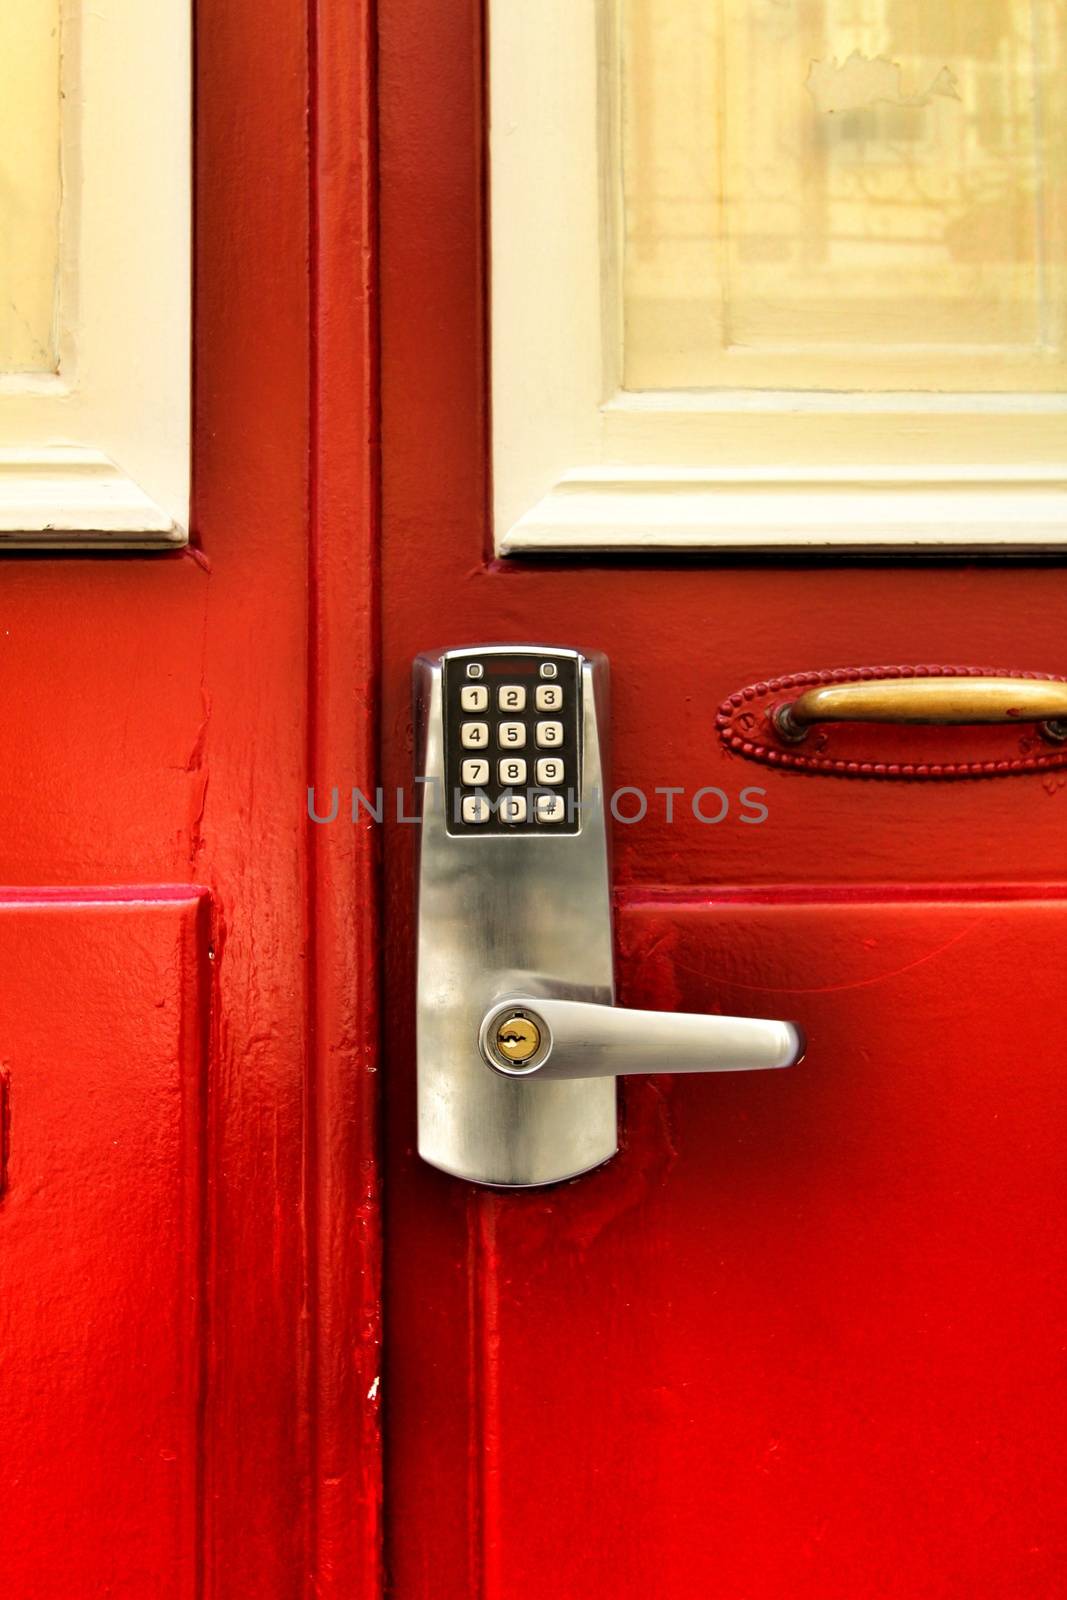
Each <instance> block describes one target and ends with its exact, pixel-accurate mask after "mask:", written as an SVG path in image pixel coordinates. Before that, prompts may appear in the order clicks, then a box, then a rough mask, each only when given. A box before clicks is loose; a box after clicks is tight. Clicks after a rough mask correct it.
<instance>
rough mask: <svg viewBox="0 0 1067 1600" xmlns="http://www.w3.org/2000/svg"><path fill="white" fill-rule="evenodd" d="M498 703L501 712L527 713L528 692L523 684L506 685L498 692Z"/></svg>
mask: <svg viewBox="0 0 1067 1600" xmlns="http://www.w3.org/2000/svg"><path fill="white" fill-rule="evenodd" d="M496 703H497V705H498V706H499V707H500V709H501V711H525V710H526V690H525V689H524V688H523V687H522V685H521V683H504V684H501V686H500V688H499V689H498V690H497V692H496Z"/></svg>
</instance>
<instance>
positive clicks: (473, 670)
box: [467, 661, 483, 678]
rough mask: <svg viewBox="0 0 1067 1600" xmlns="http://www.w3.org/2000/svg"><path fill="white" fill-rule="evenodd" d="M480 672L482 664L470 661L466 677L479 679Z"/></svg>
mask: <svg viewBox="0 0 1067 1600" xmlns="http://www.w3.org/2000/svg"><path fill="white" fill-rule="evenodd" d="M482 670H483V669H482V664H481V662H480V661H472V662H471V663H470V664H469V666H468V667H467V677H468V678H480V677H481V675H482Z"/></svg>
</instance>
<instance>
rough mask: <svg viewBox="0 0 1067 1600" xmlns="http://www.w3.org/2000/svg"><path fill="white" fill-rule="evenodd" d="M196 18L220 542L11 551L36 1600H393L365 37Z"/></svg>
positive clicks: (11, 1289)
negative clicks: (377, 947) (386, 1432)
mask: <svg viewBox="0 0 1067 1600" xmlns="http://www.w3.org/2000/svg"><path fill="white" fill-rule="evenodd" d="M198 12H199V14H198V17H197V52H196V70H195V87H196V102H197V115H196V134H197V156H196V171H195V178H196V182H195V200H196V238H197V245H196V260H195V266H196V274H195V277H196V296H195V307H194V311H195V316H194V322H195V329H196V382H195V392H194V397H193V421H194V447H193V479H194V496H193V501H194V503H193V515H192V548H190V549H189V550H188V551H186V552H183V553H180V554H178V553H176V554H165V555H161V554H144V555H140V554H126V555H120V556H110V555H79V554H78V553H77V552H76V551H70V552H68V553H64V554H59V555H47V556H43V555H31V556H15V555H12V554H10V553H9V552H5V553H4V554H3V556H2V557H0V640H2V644H3V650H4V665H3V707H4V781H3V783H2V785H0V796H2V828H0V832H2V838H3V844H2V847H0V854H2V860H3V866H2V869H0V875H2V881H3V882H4V883H5V884H6V885H8V886H9V887H6V888H5V889H4V890H3V891H2V892H0V1437H2V1439H3V1452H2V1455H3V1459H2V1463H0V1572H2V1580H0V1586H2V1588H3V1590H4V1592H5V1594H6V1595H9V1596H10V1597H11V1600H53V1597H54V1600H59V1597H62V1600H90V1597H91V1600H101V1597H103V1596H105V1595H108V1596H119V1595H121V1596H125V1597H127V1600H134V1597H145V1600H147V1597H148V1596H168V1597H170V1596H174V1597H178V1596H181V1597H182V1600H192V1597H193V1596H198V1597H199V1596H206V1595H209V1594H210V1595H213V1596H218V1597H220V1600H221V1597H222V1596H227V1597H232V1600H238V1597H250V1596H258V1597H261V1600H266V1597H268V1596H276V1597H278V1600H281V1597H282V1596H295V1595H298V1594H303V1593H305V1592H307V1593H316V1594H319V1595H326V1594H336V1595H342V1594H343V1595H353V1594H360V1595H363V1594H366V1595H368V1596H370V1595H376V1594H379V1593H380V1592H381V1589H380V1585H379V1581H378V1570H379V1568H378V1560H377V1553H376V1552H377V1538H378V1535H377V1528H378V1505H379V1494H378V1439H377V1417H378V1404H379V1402H378V1395H379V1378H378V1374H379V1372H380V1358H379V1352H378V1343H377V1326H378V1322H377V1317H378V1288H377V1284H378V1277H377V1265H376V1263H377V1226H376V1214H377V1213H376V1201H375V1195H376V1182H377V1179H376V1169H375V1162H374V1149H375V1122H374V1112H373V1099H374V1096H373V1089H374V1084H375V1081H376V1080H375V1077H374V1065H375V1062H374V1048H373V1045H374V1041H375V1039H376V1026H377V1024H376V1014H375V983H374V980H373V977H372V976H371V974H372V972H373V961H374V946H373V942H372V929H373V899H374V889H373V878H372V874H371V853H372V852H371V846H372V844H373V841H372V840H370V839H369V838H367V837H365V836H363V835H357V834H356V832H355V831H354V830H349V831H348V832H347V833H346V834H342V833H341V832H340V831H335V832H332V833H327V831H325V830H322V829H316V828H314V827H313V825H312V824H311V823H310V822H309V820H308V817H307V786H308V784H309V783H310V782H312V781H319V782H322V781H323V779H324V778H325V777H326V775H327V774H329V773H332V772H337V771H343V772H344V774H345V777H346V778H347V777H349V776H350V775H353V776H354V777H355V781H357V782H360V783H362V784H363V785H364V786H367V785H370V784H372V782H373V767H372V765H371V751H372V748H373V740H374V736H375V721H374V717H373V714H372V711H371V709H370V706H371V702H372V698H373V691H372V689H371V685H372V683H373V681H374V678H375V675H376V667H375V664H374V661H373V659H372V654H371V640H372V637H373V628H374V622H373V610H374V598H373V595H374V589H373V572H374V566H375V557H374V555H373V553H372V550H373V546H372V541H373V538H374V502H375V491H374V484H373V472H372V466H371V463H372V459H373V446H372V440H373V434H374V425H373V421H372V416H373V412H372V365H373V355H372V352H373V341H372V339H371V332H370V330H371V326H372V313H371V304H370V282H371V272H372V263H371V261H370V258H369V254H368V252H369V238H370V235H369V233H368V232H367V230H366V228H365V224H364V220H363V219H364V217H365V216H366V215H367V211H368V208H369V206H370V197H371V195H372V194H373V180H372V175H371V173H370V172H369V170H368V167H367V160H368V157H367V150H368V142H367V117H368V105H369V94H368V78H369V73H368V69H367V67H366V65H365V63H366V60H367V59H368V49H369V46H368V42H367V21H366V18H365V17H364V16H363V15H362V13H361V11H360V8H359V7H355V6H353V7H346V8H340V7H330V8H327V9H326V10H325V11H324V12H323V14H322V15H321V17H319V18H318V19H317V22H316V23H315V25H314V26H313V23H312V18H311V16H310V13H309V8H308V7H306V6H305V5H303V4H301V3H293V0H268V3H267V4H266V5H262V4H256V5H251V4H244V3H238V4H231V5H227V6H224V7H219V6H210V5H208V6H203V7H200V8H198ZM98 37H99V35H98ZM111 43H112V44H113V43H114V41H113V40H112V41H111ZM312 82H314V84H315V90H316V93H315V99H314V115H313V117H312V119H311V121H310V123H309V114H308V106H309V94H310V86H311V84H312ZM159 181H160V182H165V181H170V179H169V178H168V177H166V176H163V175H161V177H160V180H159ZM122 244H123V248H131V249H133V248H136V229H134V228H132V226H131V233H130V239H129V240H123V241H122Z"/></svg>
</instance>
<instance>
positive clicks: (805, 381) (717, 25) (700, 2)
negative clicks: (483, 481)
mask: <svg viewBox="0 0 1067 1600" xmlns="http://www.w3.org/2000/svg"><path fill="white" fill-rule="evenodd" d="M619 3H620V5H621V8H622V37H623V170H624V185H623V187H624V200H625V205H624V212H625V246H624V311H625V316H624V326H625V336H624V345H625V360H624V373H625V383H626V386H627V387H628V388H633V389H656V388H679V387H682V388H716V387H726V388H737V387H758V388H795V389H818V388H849V389H857V388H862V389H866V390H878V389H922V390H971V391H974V390H977V391H982V390H989V391H998V390H999V391H1003V390H1021V391H1029V390H1048V389H1059V388H1061V387H1062V386H1063V381H1064V370H1063V323H1064V290H1065V279H1064V248H1065V243H1067V231H1065V228H1064V210H1065V193H1064V190H1065V178H1067V148H1065V146H1067V116H1065V97H1067V61H1065V56H1067V48H1065V43H1067V9H1065V5H1064V3H1063V0H619Z"/></svg>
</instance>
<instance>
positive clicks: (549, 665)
mask: <svg viewBox="0 0 1067 1600" xmlns="http://www.w3.org/2000/svg"><path fill="white" fill-rule="evenodd" d="M558 672H559V668H558V667H557V666H556V663H555V662H554V661H542V663H541V676H542V678H554V677H555V676H556V675H557V673H558Z"/></svg>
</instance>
